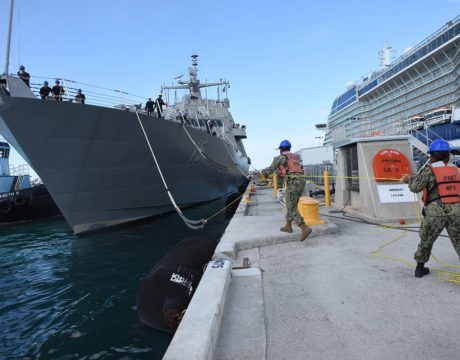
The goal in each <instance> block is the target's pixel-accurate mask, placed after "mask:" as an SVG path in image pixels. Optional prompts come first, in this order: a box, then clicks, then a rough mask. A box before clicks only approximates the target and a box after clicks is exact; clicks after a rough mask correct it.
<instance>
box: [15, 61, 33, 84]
mask: <svg viewBox="0 0 460 360" xmlns="http://www.w3.org/2000/svg"><path fill="white" fill-rule="evenodd" d="M17 75H18V76H19V77H20V78H21V79H22V81H24V82H25V84H26V85H27V86H28V87H30V84H29V81H30V74H29V73H28V72H27V71H26V68H25V66H24V65H21V66H20V67H19V71H18V73H17Z"/></svg>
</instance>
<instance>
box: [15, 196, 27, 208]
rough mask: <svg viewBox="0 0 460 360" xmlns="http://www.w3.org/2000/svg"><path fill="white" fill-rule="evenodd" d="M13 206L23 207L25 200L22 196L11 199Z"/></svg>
mask: <svg viewBox="0 0 460 360" xmlns="http://www.w3.org/2000/svg"><path fill="white" fill-rule="evenodd" d="M13 202H14V205H16V206H23V205H25V204H26V203H27V199H26V198H25V197H24V196H22V195H16V196H15V197H14V199H13Z"/></svg>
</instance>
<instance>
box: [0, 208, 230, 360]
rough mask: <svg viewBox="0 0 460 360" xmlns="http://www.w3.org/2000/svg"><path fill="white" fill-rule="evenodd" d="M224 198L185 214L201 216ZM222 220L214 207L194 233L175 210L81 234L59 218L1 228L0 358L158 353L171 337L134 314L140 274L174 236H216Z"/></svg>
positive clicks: (151, 356) (156, 356)
mask: <svg viewBox="0 0 460 360" xmlns="http://www.w3.org/2000/svg"><path fill="white" fill-rule="evenodd" d="M224 205H225V199H220V200H217V201H214V202H211V203H207V204H204V205H201V206H199V207H195V208H191V209H187V210H185V211H184V214H185V215H186V216H187V217H189V218H193V219H200V218H207V217H209V216H210V214H214V213H215V212H217V211H219V210H221V209H222V208H223V207H224ZM227 224H228V218H227V217H226V216H225V212H221V213H219V215H218V216H216V217H214V218H213V219H212V221H210V222H209V224H208V226H207V227H206V229H205V230H200V231H198V232H197V231H193V230H190V229H189V228H187V227H186V226H185V225H184V224H183V222H182V221H181V220H180V218H179V217H178V216H177V215H176V214H174V213H171V214H168V215H165V216H162V217H159V218H156V219H154V220H153V221H149V222H145V223H143V224H138V225H137V226H132V227H129V228H125V229H119V230H116V231H111V232H105V233H96V234H91V235H88V236H85V237H76V236H75V235H73V234H72V232H71V230H70V228H69V227H68V226H67V225H66V223H65V222H63V221H60V220H58V221H56V220H54V221H48V222H45V223H40V224H25V225H17V226H14V227H3V228H0V270H1V273H2V276H1V278H0V317H1V324H2V325H0V326H1V327H0V329H1V331H0V334H1V335H0V358H7V359H9V358H11V359H16V358H24V357H29V358H38V357H39V358H40V359H67V358H84V359H86V358H89V357H91V359H97V358H102V357H107V356H114V357H115V358H118V357H124V358H126V359H129V358H133V359H142V358H146V359H147V358H148V359H160V358H161V357H162V356H163V354H164V352H165V350H166V348H167V346H168V345H169V342H170V339H171V336H170V335H164V334H160V333H157V332H155V331H153V330H151V329H149V328H148V327H146V326H144V325H141V324H140V322H139V321H138V319H137V312H136V294H137V290H138V289H139V286H140V283H141V279H142V278H144V277H145V276H146V275H147V273H148V272H149V271H150V269H151V268H152V267H153V266H154V265H155V264H156V263H157V262H158V261H159V260H160V259H161V258H162V257H163V256H164V254H165V253H167V252H168V251H169V250H170V249H171V248H172V247H173V246H174V245H175V244H176V243H178V242H179V241H181V240H183V239H184V238H187V237H190V236H192V235H193V236H196V235H200V234H201V235H203V236H207V237H211V238H216V239H218V238H220V236H221V234H222V233H223V231H224V229H225V227H226V226H227Z"/></svg>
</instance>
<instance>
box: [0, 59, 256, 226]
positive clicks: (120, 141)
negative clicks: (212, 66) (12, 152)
mask: <svg viewBox="0 0 460 360" xmlns="http://www.w3.org/2000/svg"><path fill="white" fill-rule="evenodd" d="M197 71H198V69H197V55H193V56H192V65H191V66H190V67H189V69H188V73H189V76H190V78H189V80H188V81H183V80H181V79H179V80H178V83H177V85H172V86H165V87H163V88H162V91H163V92H164V91H168V92H169V91H170V90H172V89H174V91H175V92H176V93H177V91H178V90H180V89H185V90H186V92H187V94H186V95H185V96H183V97H182V99H181V100H179V101H177V102H176V103H175V104H173V105H170V106H169V107H167V108H166V109H165V110H164V112H162V113H160V114H159V115H160V116H158V115H157V114H156V113H155V112H154V113H153V114H150V115H149V114H148V113H146V112H145V111H144V110H142V107H141V106H139V105H136V106H112V107H104V106H98V105H92V104H90V102H89V101H87V103H86V104H81V103H76V102H73V101H66V100H64V101H53V100H42V99H40V97H39V96H37V95H36V93H34V91H33V89H31V88H29V87H28V86H26V84H25V83H24V82H23V81H22V80H21V79H20V78H18V77H15V76H12V75H3V76H2V78H1V80H0V81H1V82H0V85H1V86H0V134H2V135H3V136H4V138H5V139H6V140H7V141H8V142H9V143H10V144H12V145H13V147H14V148H15V149H16V150H17V151H18V152H19V154H20V155H21V156H22V157H23V158H24V159H25V160H26V161H27V162H28V163H29V164H30V165H31V166H32V168H33V169H34V170H35V171H36V172H37V174H38V175H39V176H40V178H41V179H42V181H43V182H44V183H45V184H46V187H47V189H48V191H49V192H50V194H51V196H52V197H53V199H54V201H55V202H56V204H57V205H58V207H59V209H60V210H61V212H62V214H63V215H64V217H65V219H66V221H67V222H68V224H69V225H70V226H71V227H72V229H73V231H74V232H75V233H76V234H79V233H85V232H89V231H94V230H99V229H104V228H107V227H112V226H115V225H119V224H123V223H128V222H131V221H135V220H139V219H143V218H147V217H151V216H154V215H158V214H162V213H165V212H169V211H172V210H174V208H176V209H177V207H175V206H173V202H175V204H177V206H178V207H179V208H184V207H188V206H192V205H196V204H198V203H202V202H206V201H211V200H214V199H217V198H220V197H222V196H224V195H226V194H229V193H232V192H233V191H235V190H236V189H237V188H238V187H240V186H241V185H242V184H243V183H244V181H245V180H246V178H247V174H248V170H249V164H250V159H249V158H248V156H247V154H246V151H245V149H244V146H243V143H242V140H243V139H245V138H246V129H245V126H239V124H236V123H235V122H234V120H233V118H232V115H231V114H230V112H229V106H230V104H229V101H228V98H227V97H224V98H222V99H220V96H219V98H218V99H217V100H211V99H207V91H206V97H205V98H203V97H202V94H201V91H200V90H201V89H202V88H205V87H209V86H218V87H228V86H229V83H228V81H226V80H225V81H219V82H215V83H200V81H199V80H198V78H197ZM31 86H32V83H31ZM32 88H33V86H32ZM167 190H169V192H168V191H167ZM169 194H170V195H171V196H170V195H169Z"/></svg>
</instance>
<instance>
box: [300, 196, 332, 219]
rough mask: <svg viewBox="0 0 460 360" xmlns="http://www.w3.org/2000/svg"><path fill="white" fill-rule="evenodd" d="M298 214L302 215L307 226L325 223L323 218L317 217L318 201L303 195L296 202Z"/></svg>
mask: <svg viewBox="0 0 460 360" xmlns="http://www.w3.org/2000/svg"><path fill="white" fill-rule="evenodd" d="M297 208H298V209H299V213H300V215H302V217H303V219H304V221H305V224H307V225H308V226H312V225H320V224H325V223H326V222H325V221H324V220H321V219H320V218H319V201H318V200H315V199H313V198H311V197H308V196H303V197H301V198H300V199H299V203H298V204H297Z"/></svg>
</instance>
